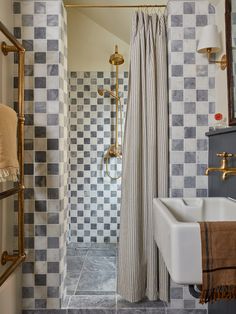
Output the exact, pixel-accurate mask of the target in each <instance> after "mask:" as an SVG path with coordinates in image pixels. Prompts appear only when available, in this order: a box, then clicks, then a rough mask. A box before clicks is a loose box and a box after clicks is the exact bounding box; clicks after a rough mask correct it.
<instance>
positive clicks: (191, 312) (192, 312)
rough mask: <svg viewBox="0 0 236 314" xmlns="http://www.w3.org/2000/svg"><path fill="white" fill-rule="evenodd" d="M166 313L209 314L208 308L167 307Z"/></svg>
mask: <svg viewBox="0 0 236 314" xmlns="http://www.w3.org/2000/svg"><path fill="white" fill-rule="evenodd" d="M166 314H207V310H196V309H195V310H190V309H189V310H187V309H167V312H166ZM222 314H223V313H222Z"/></svg>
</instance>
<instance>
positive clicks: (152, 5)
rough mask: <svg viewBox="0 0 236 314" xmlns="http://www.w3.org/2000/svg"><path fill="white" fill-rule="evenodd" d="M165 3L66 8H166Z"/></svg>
mask: <svg viewBox="0 0 236 314" xmlns="http://www.w3.org/2000/svg"><path fill="white" fill-rule="evenodd" d="M166 7H167V6H166V5H165V4H159V5H158V4H139V5H138V4H134V5H129V4H128V5H122V4H112V5H109V4H76V3H71V4H70V3H68V4H65V8H80V9H86V8H87V9H91V8H94V9H106V8H107V9H126V8H166Z"/></svg>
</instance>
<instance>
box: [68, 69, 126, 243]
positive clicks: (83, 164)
mask: <svg viewBox="0 0 236 314" xmlns="http://www.w3.org/2000/svg"><path fill="white" fill-rule="evenodd" d="M69 76H70V77H69V99H70V106H69V111H70V119H69V124H70V125H69V130H70V131H69V141H70V146H69V154H70V158H69V240H70V241H72V242H85V243H91V242H97V243H104V242H111V243H116V242H117V237H118V230H119V222H120V219H119V216H120V197H121V196H120V193H121V179H118V180H111V179H110V178H109V177H108V176H107V175H106V171H105V162H104V155H105V153H106V151H107V149H108V148H109V146H110V144H114V139H115V118H116V106H115V100H114V99H113V98H111V97H110V95H109V94H108V93H105V95H104V96H102V97H101V96H99V94H98V92H97V91H98V88H104V89H107V90H112V91H114V90H115V72H70V73H69ZM127 84H128V73H127V72H121V73H120V74H119V92H120V97H121V99H122V105H123V119H122V120H123V130H124V120H125V108H126V101H127V89H128V86H127ZM119 122H120V119H119ZM119 143H121V129H120V128H119ZM121 166H122V165H121V160H119V159H112V160H111V161H110V167H109V169H110V174H111V175H112V176H113V177H116V176H117V174H119V173H120V172H121Z"/></svg>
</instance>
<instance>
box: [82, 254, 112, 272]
mask: <svg viewBox="0 0 236 314" xmlns="http://www.w3.org/2000/svg"><path fill="white" fill-rule="evenodd" d="M83 270H84V271H104V272H106V271H116V257H112V256H106V257H104V256H96V258H94V256H88V257H87V258H86V259H85V261H84V269H83Z"/></svg>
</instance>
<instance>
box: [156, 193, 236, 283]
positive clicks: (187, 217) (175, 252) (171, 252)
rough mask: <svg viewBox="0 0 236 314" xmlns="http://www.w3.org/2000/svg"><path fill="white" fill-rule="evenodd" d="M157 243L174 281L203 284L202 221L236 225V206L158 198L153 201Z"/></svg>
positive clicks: (223, 202)
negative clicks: (225, 222)
mask: <svg viewBox="0 0 236 314" xmlns="http://www.w3.org/2000/svg"><path fill="white" fill-rule="evenodd" d="M153 204H154V206H153V224H154V239H155V241H156V244H157V246H158V248H159V250H160V252H161V254H162V256H163V258H164V261H165V263H166V266H167V269H168V271H169V273H170V276H171V278H172V280H173V281H174V282H176V283H178V284H188V285H190V284H201V283H202V257H201V256H202V254H201V238H200V226H199V224H198V221H234V220H235V221H236V202H235V201H234V200H230V199H227V198H218V197H213V198H211V197H209V198H159V199H158V198H157V199H154V200H153Z"/></svg>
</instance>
